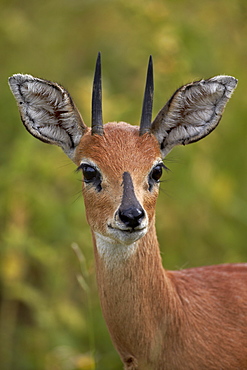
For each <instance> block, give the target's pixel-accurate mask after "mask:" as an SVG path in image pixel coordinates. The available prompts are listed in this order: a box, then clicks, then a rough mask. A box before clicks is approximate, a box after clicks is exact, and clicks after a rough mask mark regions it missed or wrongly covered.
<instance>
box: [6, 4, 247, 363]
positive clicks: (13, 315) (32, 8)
mask: <svg viewBox="0 0 247 370" xmlns="http://www.w3.org/2000/svg"><path fill="white" fill-rule="evenodd" d="M246 17H247V3H246V1H245V0H216V1H215V0H205V1H203V2H198V1H197V2H196V1H192V0H187V1H182V0H177V1H172V0H115V1H114V0H43V1H40V0H33V1H30V0H22V1H21V2H20V1H17V0H8V1H7V0H2V1H1V4H0V48H1V77H0V78H1V88H0V144H1V152H0V163H1V165H0V178H1V181H0V191H1V197H0V274H1V307H0V326H1V327H0V329H1V334H0V335H1V345H0V351H1V359H0V363H1V369H2V370H12V369H15V370H23V369H25V370H33V369H35V370H43V369H45V370H82V369H83V370H86V369H87V370H89V369H100V370H102V369H107V370H111V369H112V370H118V369H121V368H122V366H121V363H120V360H119V359H118V355H117V353H116V352H115V350H114V348H113V346H112V344H111V341H110V338H109V335H108V332H107V329H106V326H105V323H104V320H103V318H102V315H101V310H100V305H99V301H98V297H97V288H96V283H95V271H94V260H93V250H92V243H91V235H90V231H89V227H88V225H87V223H86V219H85V215H84V208H83V207H84V206H83V200H82V196H81V193H80V189H81V184H80V181H81V178H80V174H76V173H75V172H74V169H75V167H74V165H73V164H72V163H70V161H69V159H67V158H66V157H65V155H64V154H63V153H62V152H61V150H60V149H58V148H56V147H50V146H48V145H45V144H43V143H41V142H39V141H37V140H34V139H33V138H32V137H31V136H30V135H29V134H27V133H26V131H25V129H24V128H23V126H22V124H21V122H20V118H19V115H18V112H17V109H16V104H15V101H14V99H13V97H12V95H11V93H10V91H9V89H8V86H7V78H8V76H10V75H12V74H13V73H18V72H22V73H30V74H33V75H34V76H38V77H42V78H46V79H49V80H53V81H58V82H60V83H62V84H63V85H64V86H65V87H66V88H67V89H68V90H69V91H70V93H71V95H72V96H73V98H74V100H75V102H76V104H77V106H78V108H79V109H80V111H81V113H82V115H83V117H84V120H85V122H87V123H88V124H90V104H91V103H90V102H91V85H92V78H93V70H94V64H95V59H96V55H97V52H98V51H101V52H102V64H103V108H104V120H105V121H106V122H107V121H112V120H124V121H127V122H130V123H133V124H138V123H139V118H140V111H141V103H142V97H143V91H144V82H145V73H146V66H147V61H148V57H149V54H152V55H153V58H154V68H155V88H156V90H155V107H154V111H155V113H157V111H158V110H159V109H160V108H161V107H162V106H163V104H164V103H165V102H166V101H167V99H168V98H169V97H170V95H171V94H172V93H173V92H174V90H175V89H176V88H177V87H179V86H180V85H182V84H184V83H186V82H190V81H192V80H196V79H200V78H207V77H211V76H213V75H217V74H229V75H233V76H235V77H237V78H238V79H239V85H238V87H237V90H236V93H235V94H234V96H233V98H232V99H231V101H230V103H229V104H228V106H227V109H226V111H225V114H224V117H223V120H222V122H221V124H220V126H219V127H218V128H217V129H216V131H215V132H214V133H213V134H212V135H210V136H209V137H208V138H206V139H204V140H203V141H202V142H200V143H198V144H193V145H191V146H188V147H187V148H176V149H174V151H173V152H172V153H171V154H170V155H169V156H168V158H167V160H166V165H167V166H168V167H169V168H170V169H171V171H170V172H168V173H166V174H164V182H163V183H162V186H161V188H162V190H161V194H160V197H159V202H158V206H157V230H158V235H159V240H160V246H161V253H162V256H163V261H164V266H165V267H167V268H170V269H179V268H184V267H192V266H200V265H207V264H216V263H224V262H241V261H242V262H243V261H246V260H247V246H246V237H247V193H246V187H247V153H246V138H247V125H246V119H247V93H246V86H247V75H246V64H247V49H246V37H245V35H246V34H247V23H246Z"/></svg>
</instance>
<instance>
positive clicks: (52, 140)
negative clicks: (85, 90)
mask: <svg viewBox="0 0 247 370" xmlns="http://www.w3.org/2000/svg"><path fill="white" fill-rule="evenodd" d="M9 86H10V88H11V90H12V93H13V94H14V97H15V98H16V100H17V103H18V107H19V111H20V115H21V119H22V122H23V123H24V126H25V127H26V129H27V130H28V131H29V132H30V133H31V134H32V135H33V136H35V137H36V138H38V139H39V140H42V141H44V142H46V143H49V144H56V145H58V146H60V147H61V148H62V149H63V151H64V152H65V153H66V154H67V155H68V157H69V158H71V159H72V160H73V159H74V154H75V149H76V146H77V145H78V144H79V142H80V139H81V137H82V135H83V134H84V133H85V131H86V130H87V127H86V126H85V124H84V122H83V120H82V118H81V116H80V113H79V112H78V110H77V108H76V107H75V105H74V103H73V101H72V99H71V97H70V95H69V93H68V92H67V91H66V90H65V89H64V88H63V87H62V86H60V85H58V84H56V83H53V82H49V81H46V80H42V79H39V78H34V77H32V76H30V75H22V74H16V75H13V76H12V77H10V78H9Z"/></svg>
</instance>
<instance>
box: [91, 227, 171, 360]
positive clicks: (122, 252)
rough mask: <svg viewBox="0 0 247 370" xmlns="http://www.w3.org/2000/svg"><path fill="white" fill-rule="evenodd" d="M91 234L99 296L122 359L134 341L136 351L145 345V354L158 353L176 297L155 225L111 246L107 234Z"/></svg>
mask: <svg viewBox="0 0 247 370" xmlns="http://www.w3.org/2000/svg"><path fill="white" fill-rule="evenodd" d="M93 236H94V245H95V259H96V272H97V281H98V289H99V295H100V301H101V306H102V311H103V315H104V318H105V320H106V323H107V326H108V329H109V332H110V334H111V336H112V340H113V341H114V342H115V344H116V347H117V348H118V351H119V353H120V355H121V356H122V358H123V360H124V359H126V358H127V357H128V356H130V353H131V352H130V350H128V348H132V350H133V348H134V347H135V343H136V344H137V348H136V350H137V351H140V348H141V351H142V352H143V354H145V353H148V352H150V353H153V355H154V356H155V350H156V351H157V348H156V347H157V341H158V342H161V336H163V335H164V331H167V330H168V328H167V326H168V320H169V322H171V314H170V313H171V312H172V311H173V312H174V304H175V302H174V288H173V285H172V283H171V281H170V279H169V275H168V273H167V272H166V271H165V270H164V269H163V266H162V261H161V257H160V251H159V246H158V241H157V237H156V233H155V227H154V225H152V226H150V229H149V231H148V233H147V234H146V235H145V236H144V237H143V238H141V239H140V240H139V241H137V242H135V243H134V244H132V245H130V246H123V245H116V244H113V243H109V244H108V245H107V244H106V240H105V239H101V237H99V236H97V235H93ZM150 307H152V310H151V309H150ZM140 343H141V345H140ZM133 346H134V347H133ZM154 348H155V349H154ZM139 356H140V358H141V357H143V356H142V354H141V353H140V354H139ZM124 361H125V360H124Z"/></svg>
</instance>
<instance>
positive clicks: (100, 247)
mask: <svg viewBox="0 0 247 370" xmlns="http://www.w3.org/2000/svg"><path fill="white" fill-rule="evenodd" d="M94 235H95V241H96V248H97V251H98V253H99V255H100V257H102V258H103V259H104V261H105V264H106V267H107V268H108V269H113V268H116V266H118V265H119V264H120V263H122V262H124V261H126V260H127V259H128V258H130V257H131V256H132V255H133V254H134V253H135V252H136V249H137V247H138V241H136V242H134V243H132V244H129V245H124V244H121V243H118V242H116V241H114V240H113V239H112V238H109V237H108V236H104V235H102V234H99V233H97V232H95V233H94Z"/></svg>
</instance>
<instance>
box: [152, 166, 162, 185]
mask: <svg viewBox="0 0 247 370" xmlns="http://www.w3.org/2000/svg"><path fill="white" fill-rule="evenodd" d="M162 168H163V165H162V164H158V165H157V166H155V167H154V168H153V169H152V172H151V174H150V176H151V178H152V179H153V180H154V181H156V182H158V181H159V179H160V178H161V176H162Z"/></svg>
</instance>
